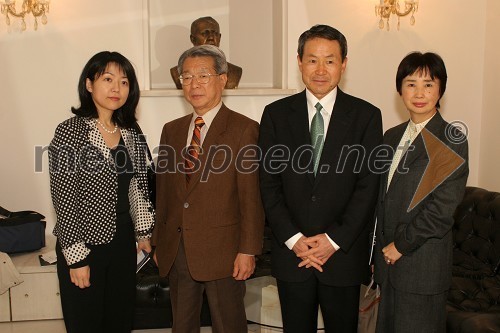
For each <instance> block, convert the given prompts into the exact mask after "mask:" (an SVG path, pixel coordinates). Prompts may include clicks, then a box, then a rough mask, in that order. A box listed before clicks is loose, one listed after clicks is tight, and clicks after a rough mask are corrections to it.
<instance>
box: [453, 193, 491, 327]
mask: <svg viewBox="0 0 500 333" xmlns="http://www.w3.org/2000/svg"><path fill="white" fill-rule="evenodd" d="M454 218H455V224H454V227H453V240H454V248H453V277H452V286H451V288H450V292H449V295H448V306H447V310H448V317H447V332H449V333H483V332H484V333H486V332H488V333H493V332H500V275H499V273H498V271H499V269H500V193H496V192H489V191H487V190H484V189H481V188H476V187H467V189H466V192H465V196H464V199H463V200H462V202H461V204H460V205H459V206H458V208H457V210H456V211H455V216H454Z"/></svg>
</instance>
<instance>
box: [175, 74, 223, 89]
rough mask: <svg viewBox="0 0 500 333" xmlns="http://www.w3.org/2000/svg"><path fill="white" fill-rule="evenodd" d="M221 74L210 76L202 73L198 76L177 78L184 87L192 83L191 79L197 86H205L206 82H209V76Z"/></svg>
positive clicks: (187, 75)
mask: <svg viewBox="0 0 500 333" xmlns="http://www.w3.org/2000/svg"><path fill="white" fill-rule="evenodd" d="M219 75H221V74H210V73H203V74H198V75H189V74H186V75H181V76H179V80H180V81H181V84H182V85H184V86H188V85H190V84H191V82H193V79H194V78H195V79H196V82H198V83H199V84H207V83H208V81H210V77H211V76H219Z"/></svg>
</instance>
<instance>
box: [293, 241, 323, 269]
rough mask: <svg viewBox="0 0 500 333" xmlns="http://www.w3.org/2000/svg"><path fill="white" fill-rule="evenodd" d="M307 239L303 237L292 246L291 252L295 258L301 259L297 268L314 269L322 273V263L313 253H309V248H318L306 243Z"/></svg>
mask: <svg viewBox="0 0 500 333" xmlns="http://www.w3.org/2000/svg"><path fill="white" fill-rule="evenodd" d="M308 239H309V238H306V237H304V236H302V237H300V238H299V240H298V241H297V243H295V245H294V246H293V249H292V250H293V252H295V254H296V255H297V257H299V258H301V259H302V261H301V262H300V263H299V267H304V266H305V267H306V268H310V267H314V268H316V269H317V270H318V271H320V272H323V268H321V266H322V265H323V262H322V261H321V260H319V259H318V258H317V257H316V256H315V255H314V254H313V253H310V252H309V251H310V250H311V247H313V246H314V247H316V246H318V244H317V243H315V242H306V241H307V240H308Z"/></svg>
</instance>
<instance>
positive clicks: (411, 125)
mask: <svg viewBox="0 0 500 333" xmlns="http://www.w3.org/2000/svg"><path fill="white" fill-rule="evenodd" d="M436 113H437V112H436ZM435 115H436V114H434V115H433V116H432V117H430V118H429V119H427V120H426V121H423V122H421V123H418V124H415V123H414V122H413V121H412V120H411V119H410V122H409V123H408V127H409V128H410V129H411V130H413V131H415V132H416V133H417V134H419V133H420V132H422V130H423V129H424V127H425V125H427V123H428V122H429V121H431V119H432V118H434V116H435Z"/></svg>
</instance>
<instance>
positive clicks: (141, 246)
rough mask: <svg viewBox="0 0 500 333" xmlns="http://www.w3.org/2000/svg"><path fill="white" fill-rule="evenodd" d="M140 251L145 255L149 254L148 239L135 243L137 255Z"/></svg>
mask: <svg viewBox="0 0 500 333" xmlns="http://www.w3.org/2000/svg"><path fill="white" fill-rule="evenodd" d="M142 250H144V251H146V252H147V253H150V252H151V250H152V249H151V242H150V241H149V238H145V239H141V240H139V241H138V242H137V253H139V252H141V251H142Z"/></svg>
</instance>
